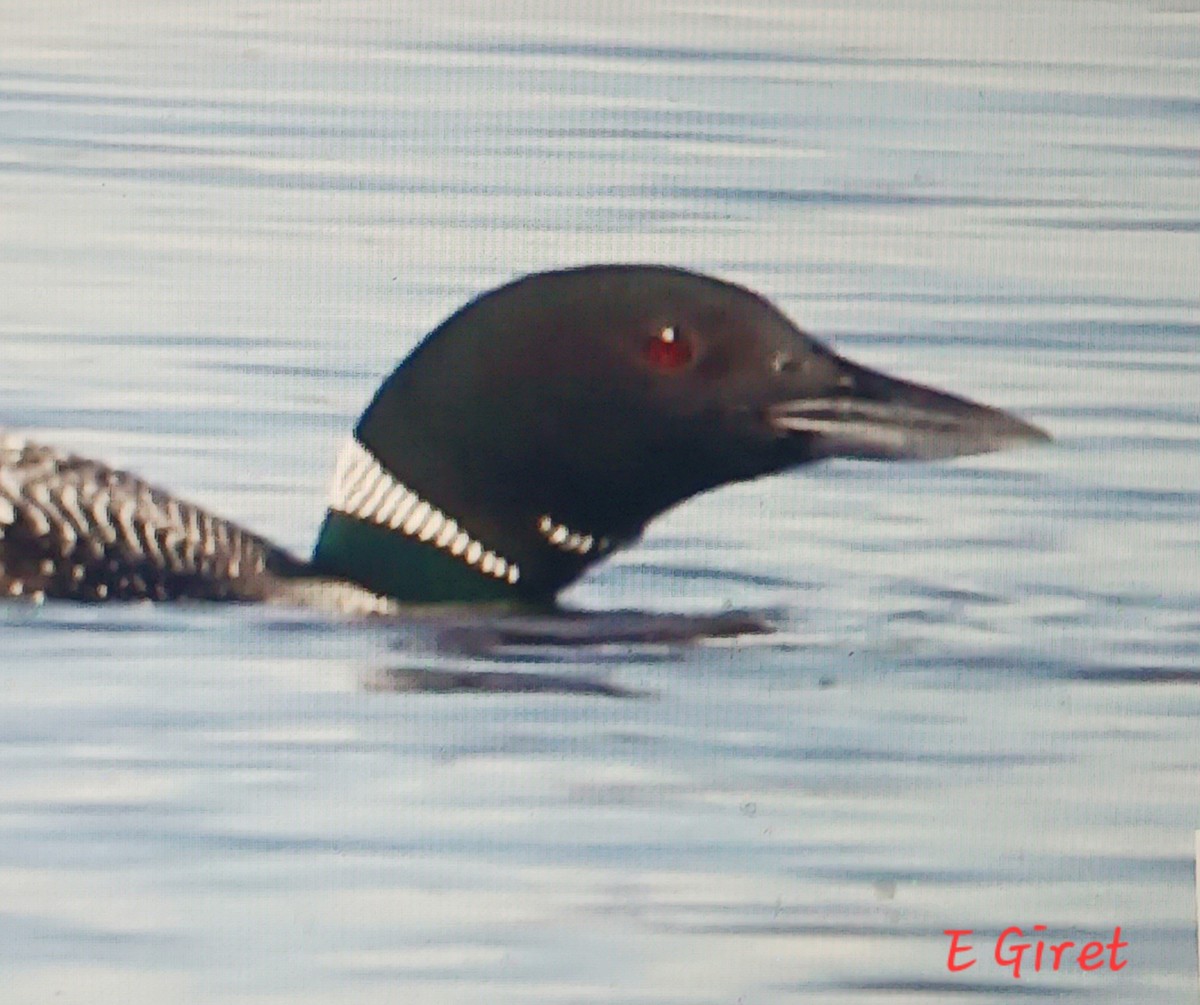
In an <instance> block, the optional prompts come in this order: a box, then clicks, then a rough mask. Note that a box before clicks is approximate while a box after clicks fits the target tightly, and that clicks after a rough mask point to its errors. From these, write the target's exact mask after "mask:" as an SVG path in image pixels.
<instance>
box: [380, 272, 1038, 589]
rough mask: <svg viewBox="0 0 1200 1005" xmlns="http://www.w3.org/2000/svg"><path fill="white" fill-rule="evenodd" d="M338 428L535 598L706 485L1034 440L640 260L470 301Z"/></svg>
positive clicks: (766, 310) (697, 280)
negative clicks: (501, 561)
mask: <svg viewBox="0 0 1200 1005" xmlns="http://www.w3.org/2000/svg"><path fill="white" fill-rule="evenodd" d="M357 436H358V439H359V441H360V442H361V443H362V444H363V445H364V446H365V447H366V448H367V449H368V450H369V451H370V452H371V453H372V454H373V455H374V456H375V457H376V458H377V459H378V460H379V462H380V463H381V464H382V466H383V467H384V468H386V469H387V470H388V471H389V472H390V473H391V474H393V475H394V476H395V477H396V478H397V479H399V480H400V481H402V482H403V483H404V484H405V485H407V486H409V487H410V488H412V489H413V490H415V492H417V493H418V494H419V495H420V496H422V497H423V498H425V499H427V500H429V501H430V503H432V504H433V505H434V506H436V507H438V508H439V509H441V510H442V511H443V512H444V513H446V514H449V515H452V516H453V517H454V518H455V520H457V521H458V523H459V524H460V525H461V526H463V527H465V528H467V529H469V530H470V531H471V533H472V534H473V535H474V536H475V537H476V538H478V539H479V540H481V541H483V542H485V543H486V544H487V545H488V546H489V547H491V548H493V549H494V550H495V551H496V553H497V554H503V555H505V556H507V557H508V559H509V560H510V561H515V562H518V563H519V564H520V568H521V576H520V582H519V584H517V585H518V588H519V589H520V590H521V591H522V592H523V593H525V594H527V595H535V596H549V595H553V593H554V592H555V591H557V590H558V589H560V588H561V587H562V586H564V585H565V584H567V583H568V582H570V581H571V580H573V579H574V578H576V577H577V576H578V575H579V574H580V573H581V572H582V571H583V570H584V568H586V567H587V566H588V565H589V564H590V563H592V562H594V561H595V560H596V559H597V558H600V557H603V555H604V554H605V553H606V552H607V551H608V550H611V548H613V547H616V546H618V545H619V544H620V543H622V542H625V541H628V540H631V539H633V538H635V537H637V536H638V534H639V533H640V532H641V530H642V528H643V527H644V526H645V525H646V523H647V522H648V521H649V520H650V519H652V518H653V517H654V516H656V515H657V514H659V513H661V512H663V511H664V510H666V509H668V508H669V507H671V506H673V505H675V504H676V503H679V502H682V501H683V500H684V499H687V498H688V497H690V496H692V495H695V494H696V493H698V492H702V491H704V490H706V489H710V488H713V487H715V486H717V485H722V484H725V483H727V482H734V481H741V480H744V479H748V478H755V477H758V476H760V475H766V474H771V473H772V472H776V471H780V470H783V469H785V468H790V467H795V466H797V465H801V464H807V463H809V462H812V461H816V460H821V459H823V458H828V457H862V458H874V459H889V460H892V459H904V458H922V459H924V458H935V457H949V456H955V455H961V454H970V453H980V452H984V451H990V450H996V449H999V448H1001V447H1004V446H1007V445H1009V444H1012V443H1015V442H1019V441H1031V440H1044V439H1046V436H1045V434H1043V433H1041V432H1040V431H1039V430H1037V429H1035V428H1034V427H1032V426H1029V425H1027V424H1025V423H1023V422H1021V421H1019V420H1017V419H1015V418H1013V417H1012V416H1009V415H1007V414H1005V413H1004V412H1000V411H997V410H995V409H991V408H986V407H983V406H980V405H975V404H972V403H971V402H968V401H965V400H963V399H961V398H956V397H953V396H951V395H947V394H942V393H941V392H938V391H933V390H930V389H928V388H924V387H920V386H918V385H915V384H909V383H906V382H903V381H898V380H894V379H892V378H890V377H886V376H884V375H883V374H880V373H877V372H874V371H871V370H868V369H866V368H864V367H860V366H857V365H855V364H853V363H850V362H848V361H847V360H844V359H842V358H841V357H839V356H837V355H836V354H835V353H833V352H832V351H830V350H829V349H827V348H825V347H824V346H822V345H821V344H820V343H818V342H816V341H814V340H813V339H811V338H810V337H809V336H807V335H805V334H804V333H803V332H801V331H800V330H799V329H798V328H796V326H795V325H794V324H792V322H790V321H789V320H788V319H787V318H786V317H785V316H784V315H783V314H782V313H780V312H779V311H778V310H777V309H776V308H775V307H773V306H772V305H771V304H770V303H768V302H767V301H766V300H764V299H763V298H762V297H760V296H758V295H756V294H754V293H752V292H751V291H749V290H747V289H744V288H742V287H740V286H736V285H733V284H730V283H725V282H721V281H718V280H715V279H711V278H709V277H706V276H701V275H697V274H694V273H690V272H685V271H682V270H679V269H670V268H662V267H657V266H594V267H589V268H581V269H570V270H566V271H561V272H551V273H543V274H539V275H533V276H527V277H525V278H523V279H520V280H517V281H516V282H514V283H511V284H509V285H507V286H503V287H501V288H499V289H497V290H494V291H492V292H489V293H487V294H484V295H483V296H481V297H480V298H478V299H477V300H475V301H473V302H472V303H470V304H468V305H467V306H466V307H464V308H462V309H461V310H460V311H458V312H457V313H456V314H454V315H453V316H452V317H451V318H449V319H448V320H447V321H446V322H445V323H443V324H442V325H441V326H440V327H438V328H437V329H436V330H435V331H434V332H433V333H432V334H431V335H429V336H428V338H426V339H425V341H424V342H422V343H421V345H420V346H419V347H418V348H417V349H416V350H415V351H414V352H413V353H412V355H411V356H409V358H408V359H406V360H405V361H404V362H403V363H402V364H401V365H400V366H399V367H398V368H397V369H396V371H395V372H394V373H393V374H392V375H391V376H390V377H389V378H388V379H387V381H386V382H385V383H384V384H383V386H382V387H381V388H380V390H379V392H378V394H377V395H376V397H375V400H374V401H373V402H372V404H371V405H370V407H369V408H368V409H367V411H366V412H365V413H364V415H363V417H362V419H361V420H360V422H359V425H358V429H357ZM585 545H586V547H585Z"/></svg>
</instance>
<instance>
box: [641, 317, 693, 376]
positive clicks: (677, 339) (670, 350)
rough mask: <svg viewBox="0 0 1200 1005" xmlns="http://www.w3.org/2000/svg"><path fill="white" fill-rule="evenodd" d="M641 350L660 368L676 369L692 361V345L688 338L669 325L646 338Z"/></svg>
mask: <svg viewBox="0 0 1200 1005" xmlns="http://www.w3.org/2000/svg"><path fill="white" fill-rule="evenodd" d="M642 352H643V353H644V355H645V357H646V359H647V360H648V361H649V362H650V363H651V364H652V365H653V366H656V367H658V369H660V370H678V369H680V368H681V367H685V366H687V365H688V364H689V363H690V362H691V361H692V347H691V345H690V344H689V343H688V340H687V339H685V338H684V337H683V336H682V335H681V334H680V333H679V331H678V330H677V329H675V328H673V327H671V326H669V325H668V326H667V327H665V328H663V329H661V330H660V331H658V332H657V333H656V334H655V335H653V336H652V337H651V338H649V339H647V340H646V345H645V347H644V348H643V349H642Z"/></svg>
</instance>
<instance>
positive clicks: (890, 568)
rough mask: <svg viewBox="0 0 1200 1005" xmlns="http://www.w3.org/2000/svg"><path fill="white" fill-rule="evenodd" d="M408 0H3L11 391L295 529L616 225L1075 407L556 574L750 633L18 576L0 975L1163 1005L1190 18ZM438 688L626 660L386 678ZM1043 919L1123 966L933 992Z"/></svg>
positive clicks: (1170, 940)
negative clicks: (593, 647)
mask: <svg viewBox="0 0 1200 1005" xmlns="http://www.w3.org/2000/svg"><path fill="white" fill-rule="evenodd" d="M426 6H427V7H428V8H429V9H422V10H421V11H416V10H408V9H405V10H403V11H398V10H397V8H396V7H395V5H387V4H381V3H369V2H363V0H355V2H353V3H351V2H348V0H343V2H337V3H323V4H301V3H296V4H282V3H248V4H242V5H239V6H236V7H231V6H229V5H218V6H217V7H215V8H213V9H212V10H209V9H208V8H207V7H203V6H201V7H196V6H195V5H183V4H172V3H163V4H156V5H146V6H140V7H132V6H130V5H123V6H122V7H121V9H120V10H118V9H117V8H116V7H104V6H102V7H98V8H95V9H90V8H89V9H87V10H83V9H80V8H78V7H77V6H76V5H71V4H66V3H61V2H59V3H47V4H38V5H34V6H33V7H29V6H24V7H21V8H20V9H18V8H17V7H15V6H12V5H10V6H9V7H7V8H0V38H2V39H3V40H4V41H3V42H2V43H0V277H2V278H0V293H2V295H0V426H7V427H12V428H19V429H22V430H27V431H31V432H32V431H36V433H37V435H38V437H39V438H42V439H45V440H48V441H50V442H54V443H58V444H61V445H63V446H66V447H70V448H72V449H74V450H77V451H79V452H87V453H91V454H95V455H97V456H100V457H103V458H105V459H108V460H110V461H112V462H115V463H118V464H121V465H124V466H128V467H132V468H134V469H136V470H138V471H140V472H142V473H143V474H145V475H146V476H148V477H150V478H152V479H153V480H154V481H156V482H160V483H163V484H166V485H170V486H172V487H173V488H175V489H176V490H178V491H179V492H181V493H183V494H186V495H188V496H189V497H192V498H194V499H196V500H198V501H201V502H203V503H206V504H208V505H210V506H212V507H214V508H216V509H218V510H219V511H220V512H222V513H224V514H227V515H229V516H232V517H234V518H236V519H238V520H240V521H242V522H245V523H247V524H249V525H251V526H253V527H255V528H256V529H259V530H261V531H262V532H264V533H267V534H270V535H272V536H273V537H275V538H276V539H277V540H279V541H281V542H282V543H284V544H286V545H288V546H290V547H293V548H295V549H297V550H304V549H306V548H307V547H308V546H309V542H310V540H311V538H312V536H313V534H314V532H315V529H316V526H317V524H318V521H319V519H320V516H321V512H322V498H323V489H324V482H325V479H326V477H327V474H328V470H329V467H330V465H331V461H332V457H333V454H334V451H335V449H336V446H337V443H338V441H339V439H340V437H341V436H343V435H344V434H345V433H346V432H347V431H348V429H349V428H350V426H351V424H352V422H353V419H354V417H355V416H356V415H357V413H358V411H359V410H360V409H361V408H362V407H363V405H364V403H365V402H366V400H367V399H368V398H369V396H370V394H371V392H372V391H373V389H374V387H375V385H376V383H377V381H378V380H379V379H380V378H381V377H382V376H383V374H384V373H386V372H387V371H388V369H390V367H391V366H392V365H393V364H394V363H395V361H396V360H397V359H399V358H400V357H401V356H403V354H404V353H405V352H407V351H408V350H409V349H410V348H411V347H412V346H413V345H414V344H415V343H416V341H417V340H418V339H419V338H420V336H421V335H422V334H423V333H424V332H425V331H427V330H428V329H429V328H430V327H432V326H433V325H434V324H436V323H437V322H438V321H439V320H440V319H441V318H442V317H444V316H445V314H446V313H448V312H449V311H450V310H452V309H453V308H454V307H456V306H457V305H458V304H459V303H461V302H462V301H464V300H465V299H467V298H468V297H470V296H473V295H474V294H476V293H478V292H479V291H481V290H483V289H485V288H487V287H489V286H491V285H494V284H496V283H498V282H501V281H503V280H506V279H508V278H511V277H512V276H514V275H516V274H519V273H522V272H526V271H530V270H534V269H540V268H550V267H555V266H561V265H566V264H574V263H581V262H587V261H605V260H626V261H628V260H644V261H662V262H670V263H674V264H678V265H683V266H688V267H692V268H697V269H701V270H704V271H709V272H714V273H717V274H719V275H722V276H724V277H727V278H730V279H733V280H736V281H740V282H744V283H747V284H749V285H751V286H753V287H754V288H756V289H760V290H762V291H763V292H764V293H766V294H768V295H770V296H771V297H772V298H774V299H775V300H776V301H777V302H778V303H779V304H780V305H781V306H782V307H783V308H784V309H785V310H787V311H788V312H789V313H790V314H791V315H792V316H793V317H794V318H796V319H797V320H798V321H800V322H801V323H803V324H805V325H806V326H808V327H809V328H810V329H811V330H813V331H815V332H818V333H820V334H822V335H824V336H825V337H827V338H829V339H830V340H831V341H832V342H833V343H834V344H835V345H837V346H838V348H839V349H841V350H842V351H844V352H846V353H847V354H849V355H851V356H853V357H854V358H856V359H859V360H861V361H863V362H865V363H868V364H872V365H877V366H882V367H886V368H889V369H892V370H894V371H896V372H898V373H900V374H902V375H905V376H908V377H910V378H914V379H918V380H925V381H930V382H934V383H937V384H941V385H944V386H947V387H950V388H953V389H955V390H957V391H959V392H960V393H964V394H969V395H972V396H976V397H979V398H981V399H983V400H986V401H988V402H992V403H995V404H999V405H1004V406H1007V407H1011V408H1013V409H1016V410H1018V411H1019V412H1020V413H1021V414H1023V415H1025V416H1027V417H1029V418H1031V419H1033V420H1034V421H1037V422H1039V423H1041V424H1043V425H1045V426H1046V427H1047V428H1049V429H1050V430H1051V431H1052V432H1053V433H1054V435H1055V436H1056V438H1057V442H1056V443H1055V445H1054V446H1053V447H1052V448H1049V449H1043V450H1026V451H1021V452H1014V453H1011V454H1004V455H1000V456H998V457H988V458H977V459H965V460H960V461H956V462H952V463H944V464H937V465H913V466H872V465H861V464H860V465H855V464H850V463H841V464H830V465H828V466H825V467H823V468H821V469H820V470H814V471H809V472H806V473H804V474H802V475H794V476H786V477H780V478H775V479H772V480H768V481H764V482H759V483H754V484H751V485H743V486H737V487H733V488H728V489H725V490H722V491H719V492H716V493H713V494H710V495H708V496H705V497H703V498H701V499H698V500H695V501H694V502H692V503H690V504H688V505H687V506H685V507H683V508H681V509H680V510H678V511H676V512H674V513H672V514H670V515H669V516H668V517H667V518H665V519H663V520H661V521H659V522H658V523H656V524H655V525H654V527H653V528H652V530H651V532H650V534H649V535H648V537H647V539H646V540H645V541H644V542H643V544H642V545H641V546H639V547H638V548H636V549H634V550H632V551H630V552H628V553H625V554H623V555H621V556H619V557H618V558H617V559H616V560H614V561H613V562H610V563H609V564H608V565H606V566H604V567H603V568H601V569H600V570H598V571H597V572H596V573H594V574H593V575H591V576H590V577H589V578H587V579H586V580H585V581H584V582H583V583H581V584H580V585H579V586H578V587H576V588H575V589H573V590H572V591H571V592H570V594H569V595H568V597H567V598H566V599H567V600H568V601H569V602H570V603H572V604H574V605H577V606H582V607H587V608H594V609H620V608H625V609H638V610H650V611H674V612H685V613H703V612H712V611H718V610H722V609H724V608H726V607H731V608H740V609H751V610H759V611H768V612H772V616H773V617H774V618H775V620H776V622H777V623H778V625H779V627H780V631H779V632H778V633H777V634H776V635H775V636H772V637H770V638H747V639H743V640H740V641H733V642H730V641H725V642H721V643H714V644H709V645H703V646H695V647H684V648H680V647H663V646H642V647H634V648H629V647H620V646H617V647H610V648H608V649H602V650H599V651H578V650H570V649H556V650H552V651H551V650H545V649H540V650H539V649H538V648H537V647H534V648H533V649H532V650H530V649H515V650H510V651H506V652H504V653H501V654H497V655H493V656H475V657H470V658H469V657H464V656H457V655H454V654H453V653H447V652H445V651H439V650H437V649H436V648H435V647H433V646H432V645H430V644H429V640H428V639H427V638H425V637H424V636H422V635H421V633H420V632H402V631H399V630H396V629H388V628H380V627H364V626H354V625H346V624H337V623H330V622H326V621H323V620H320V619H313V618H310V617H307V616H303V615H299V614H290V613H287V612H279V611H262V610H245V609H241V610H228V609H214V608H204V607H199V608H197V607H179V608H174V609H169V610H168V609H155V608H152V607H151V608H147V607H131V608H118V607H104V608H96V609H86V608H73V607H67V606H58V605H47V606H46V607H44V608H40V609H32V608H28V607H24V606H17V607H7V608H4V609H3V610H0V666H2V667H3V674H4V687H3V690H2V695H3V697H2V698H0V737H2V738H3V744H2V745H0V778H3V782H2V783H0V821H2V822H0V935H2V936H3V937H2V938H0V966H2V968H3V971H4V973H5V981H4V985H5V990H4V991H2V992H0V998H2V999H3V1000H5V1001H12V1002H21V1003H25V1002H41V1001H51V1000H53V1001H56V1002H59V1001H61V1002H81V1003H83V1002H86V1003H99V1002H111V1001H124V1002H131V1003H134V1002H147V1003H159V1002H163V1001H196V1002H221V1003H239V1005H241V1003H255V1005H259V1003H268V1002H271V1003H277V1002H288V1003H300V1002H312V1003H324V1002H328V1001H331V1000H334V999H338V1000H342V999H345V1000H354V1001H356V1002H361V1003H364V1005H365V1003H370V1002H395V1001H398V1000H404V1001H421V1002H436V1003H454V1002H462V1003H474V1002H478V1001H481V1000H486V1001H492V1002H514V1003H516V1002H521V1003H527V1002H555V1003H559V1002H578V1003H583V1002H604V1003H613V1002H628V1003H638V1005H643V1003H655V1005H660V1003H662V1005H666V1003H670V1005H675V1003H717V1002H735V1001H745V1002H756V1003H758V1002H793V1001H795V1002H831V1003H838V1002H846V1003H851V1002H853V1003H869V1002H878V1003H889V1005H892V1003H900V1002H914V1003H915V1002H922V1003H923V1002H928V1001H931V1000H936V1001H953V1002H980V1003H982V1002H989V1001H1001V1000H1007V999H1008V998H1010V997H1014V996H1016V995H1018V994H1019V995H1021V996H1022V997H1033V998H1035V999H1039V998H1052V997H1053V998H1059V997H1061V998H1063V999H1065V1000H1078V1001H1081V1002H1118V1001H1119V1002H1126V1001H1135V1000H1136V1001H1154V1002H1170V1003H1183V1002H1191V1001H1194V1000H1195V993H1196V990H1195V989H1196V922H1195V914H1196V907H1195V904H1196V901H1195V892H1194V884H1193V868H1194V866H1193V853H1192V848H1193V833H1192V832H1193V830H1194V829H1195V828H1197V827H1198V826H1200V743H1198V742H1197V738H1198V735H1200V720H1198V718H1197V716H1198V715H1200V669H1198V668H1200V661H1198V657H1200V613H1198V610H1200V604H1198V600H1200V587H1198V586H1197V581H1198V578H1197V572H1198V559H1197V557H1198V555H1200V530H1198V522H1197V514H1198V513H1200V449H1198V447H1200V433H1198V430H1200V407H1198V406H1197V400H1198V399H1197V394H1196V388H1197V380H1198V376H1200V351H1198V348H1197V346H1198V336H1200V293H1198V292H1197V284H1196V278H1195V277H1196V276H1197V275H1200V208H1198V207H1200V145H1198V142H1197V137H1198V136H1200V67H1198V64H1200V11H1198V9H1197V8H1196V6H1195V5H1194V4H1191V3H1150V4H1142V3H1102V2H1098V0H1095V2H1093V0H1085V2H1079V3H1074V4H1069V5H1068V4H1061V5H1060V4H1042V3H1035V2H1026V3H1016V4H1011V3H1006V4H1000V3H961V4H959V3H953V4H952V3H944V2H939V3H924V4H912V3H907V2H906V3H900V2H889V0H875V2H869V3H861V4H844V3H840V2H839V3H827V4H820V3H811V4H809V3H806V4H803V5H798V4H789V3H781V2H775V3H767V2H764V0H757V2H756V0H739V2H736V3H704V2H692V3H683V4H677V5H673V6H670V7H661V8H660V7H659V6H657V5H649V6H644V5H624V4H618V5H615V6H614V5H610V4H592V3H587V4H573V5H569V6H568V5H565V4H563V5H551V7H552V9H551V10H550V11H549V12H546V11H544V10H535V9H534V8H533V7H524V6H520V5H501V8H504V7H505V6H508V7H510V8H511V9H510V10H505V9H497V8H496V6H495V5H493V4H483V3H456V4H453V5H450V6H449V7H436V5H426ZM435 7H436V9H434V8H435ZM469 672H494V673H506V674H529V673H541V674H549V675H556V676H557V677H560V678H563V679H566V680H597V681H602V682H605V683H607V684H610V685H612V686H613V689H614V692H616V691H620V692H625V691H628V692H636V693H638V694H639V695H640V696H637V697H615V696H612V695H604V694H587V693H570V690H569V688H568V689H565V690H566V691H567V693H532V694H530V693H524V694H505V693H489V692H487V691H486V690H485V691H483V692H482V693H481V692H474V693H455V692H454V691H453V690H451V691H449V692H447V691H446V690H445V689H442V691H441V693H420V692H419V691H418V692H414V691H412V690H408V691H403V692H400V693H397V692H394V691H388V690H386V689H384V690H381V686H380V685H381V681H383V682H386V681H387V680H388V678H389V674H395V673H399V674H401V675H408V676H407V677H405V678H404V679H406V680H413V679H418V680H420V679H426V680H428V679H431V678H428V677H425V678H422V676H421V675H423V674H429V673H445V674H451V675H453V674H461V673H469ZM443 679H444V678H443ZM1038 923H1040V924H1045V925H1047V926H1049V929H1050V932H1051V933H1052V934H1053V935H1054V936H1055V937H1056V938H1073V939H1078V940H1080V941H1084V940H1087V939H1091V938H1099V939H1107V938H1109V937H1110V936H1111V933H1112V929H1113V927H1114V926H1115V925H1120V926H1121V928H1122V933H1123V937H1124V938H1125V939H1126V940H1127V941H1128V942H1129V943H1130V945H1129V948H1128V950H1127V955H1128V959H1129V963H1128V965H1127V966H1126V968H1125V969H1123V970H1122V971H1120V972H1119V973H1115V974H1114V973H1110V972H1107V971H1101V972H1099V973H1094V974H1083V975H1080V974H1078V973H1075V974H1065V973H1064V974H1057V975H1056V974H1037V975H1034V974H1029V975H1027V976H1025V977H1023V978H1022V979H1021V980H1020V981H1014V980H1012V978H1011V977H1009V976H1008V973H1007V971H1004V970H1002V969H1001V968H999V967H997V966H995V965H994V964H993V963H991V962H989V961H987V960H984V961H983V962H981V963H980V964H979V965H978V966H976V967H975V968H972V969H971V970H969V971H967V972H965V973H962V974H950V973H948V972H947V970H946V966H945V963H946V950H947V948H948V940H947V939H946V938H945V937H944V936H943V935H942V932H943V930H944V929H947V928H970V929H975V930H977V931H978V932H980V933H981V935H980V941H981V942H982V943H986V941H987V938H988V937H989V936H990V937H994V936H995V934H996V933H997V932H999V931H1000V930H1001V929H1003V928H1005V927H1007V926H1009V925H1021V926H1023V927H1025V928H1026V929H1028V928H1030V927H1031V926H1032V925H1033V924H1038Z"/></svg>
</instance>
